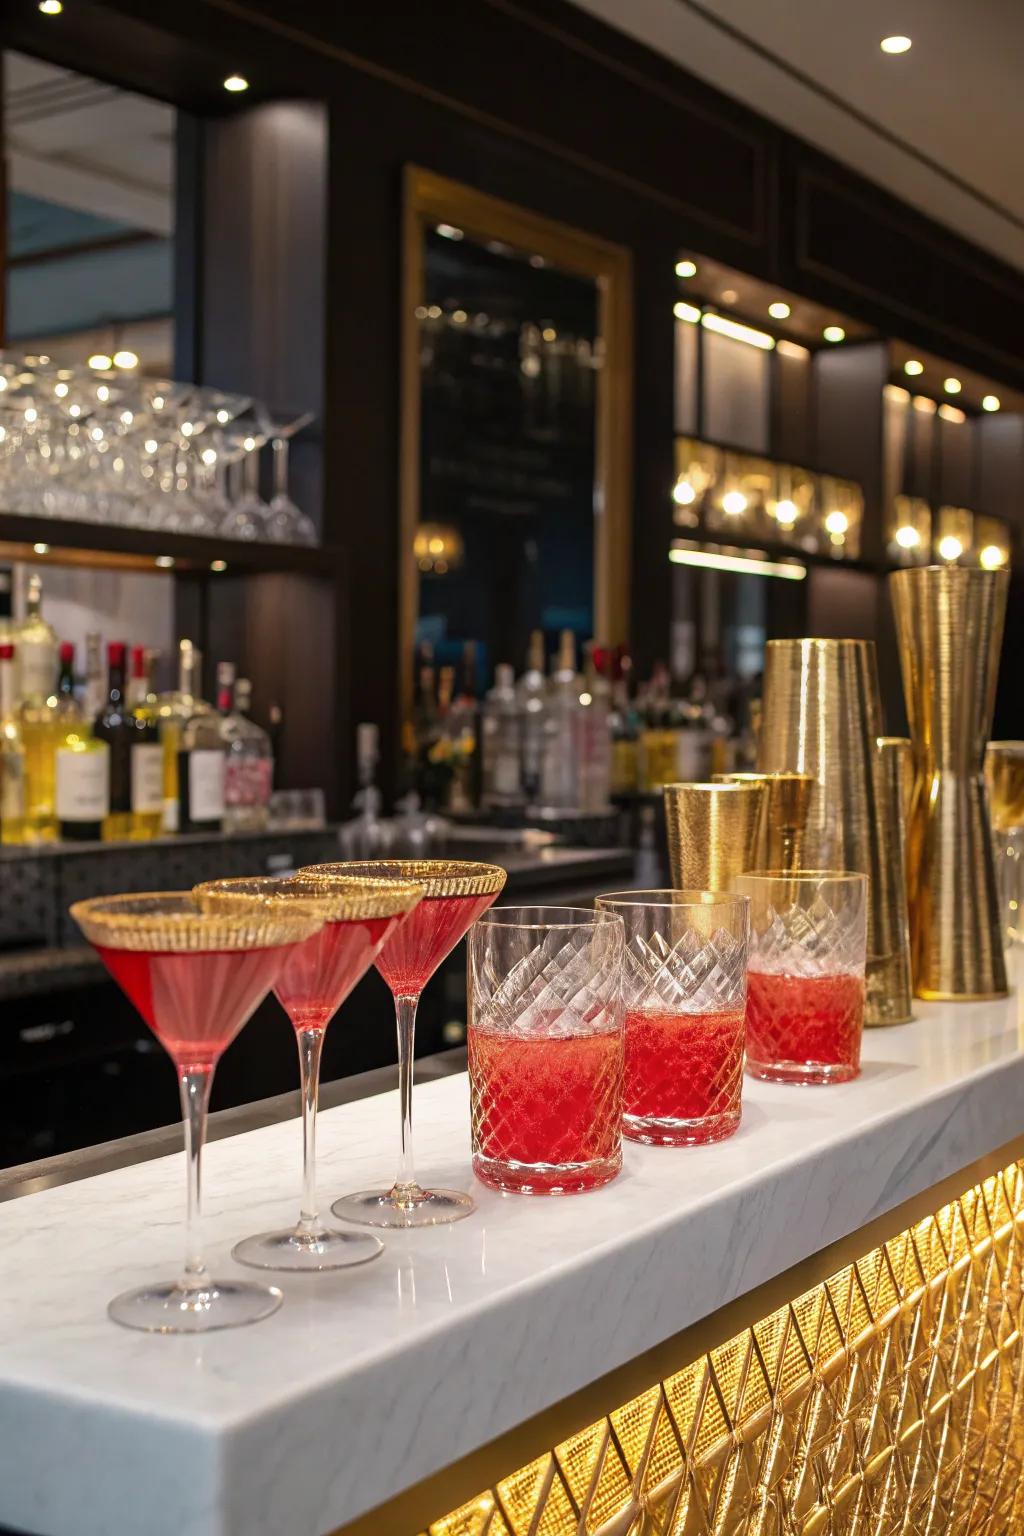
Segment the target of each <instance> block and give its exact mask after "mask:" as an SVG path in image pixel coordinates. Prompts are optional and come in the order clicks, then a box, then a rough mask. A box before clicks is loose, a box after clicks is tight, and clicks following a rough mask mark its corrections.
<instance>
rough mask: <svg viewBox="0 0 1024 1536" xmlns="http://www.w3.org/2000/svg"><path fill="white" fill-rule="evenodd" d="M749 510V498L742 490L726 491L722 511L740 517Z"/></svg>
mask: <svg viewBox="0 0 1024 1536" xmlns="http://www.w3.org/2000/svg"><path fill="white" fill-rule="evenodd" d="M746 510H747V498H746V497H745V496H744V494H743V492H742V491H726V493H725V495H724V496H723V497H722V511H723V512H728V514H729V516H730V517H739V516H740V515H741V513H743V512H745V511H746Z"/></svg>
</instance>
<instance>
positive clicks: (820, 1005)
mask: <svg viewBox="0 0 1024 1536" xmlns="http://www.w3.org/2000/svg"><path fill="white" fill-rule="evenodd" d="M863 1029H864V978H863V976H856V975H849V974H848V973H840V974H838V975H835V976H786V975H775V974H773V973H770V972H767V971H751V972H750V973H749V975H748V977H747V1070H748V1071H749V1072H751V1073H752V1074H753V1075H754V1076H755V1077H763V1078H767V1079H769V1080H770V1081H774V1082H783V1083H845V1082H848V1081H849V1080H850V1078H852V1077H856V1076H857V1075H858V1073H859V1072H860V1044H861V1035H862V1034H863Z"/></svg>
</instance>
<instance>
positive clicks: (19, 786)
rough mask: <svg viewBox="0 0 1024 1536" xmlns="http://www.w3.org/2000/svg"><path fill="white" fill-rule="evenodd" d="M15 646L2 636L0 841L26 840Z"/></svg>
mask: <svg viewBox="0 0 1024 1536" xmlns="http://www.w3.org/2000/svg"><path fill="white" fill-rule="evenodd" d="M14 690H15V659H14V646H13V644H12V643H11V641H10V640H8V639H3V640H0V843H23V842H25V841H26V830H27V829H26V825H25V748H24V745H23V743H22V740H21V725H20V723H19V721H18V716H17V712H16V711H15V707H14Z"/></svg>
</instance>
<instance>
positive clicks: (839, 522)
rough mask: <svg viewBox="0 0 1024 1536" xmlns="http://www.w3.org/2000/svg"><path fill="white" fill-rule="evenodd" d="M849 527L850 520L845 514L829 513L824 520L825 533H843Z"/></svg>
mask: <svg viewBox="0 0 1024 1536" xmlns="http://www.w3.org/2000/svg"><path fill="white" fill-rule="evenodd" d="M849 526H850V519H849V518H848V517H847V515H846V513H845V512H830V513H829V514H828V516H827V517H826V519H825V531H826V532H827V533H845V532H846V531H847V529H848V528H849Z"/></svg>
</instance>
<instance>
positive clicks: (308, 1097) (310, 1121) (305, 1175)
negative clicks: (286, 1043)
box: [297, 1029, 324, 1237]
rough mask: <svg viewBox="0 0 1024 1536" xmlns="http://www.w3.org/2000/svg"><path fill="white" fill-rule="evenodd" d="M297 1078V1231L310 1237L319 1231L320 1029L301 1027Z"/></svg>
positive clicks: (321, 1034)
mask: <svg viewBox="0 0 1024 1536" xmlns="http://www.w3.org/2000/svg"><path fill="white" fill-rule="evenodd" d="M297 1038H298V1042H299V1081H300V1084H301V1091H302V1208H301V1210H300V1212H299V1232H300V1233H301V1235H302V1236H303V1237H312V1236H314V1235H315V1234H316V1233H318V1232H319V1231H320V1230H321V1227H320V1212H319V1209H318V1206H317V1198H316V1109H317V1102H318V1100H319V1097H320V1055H321V1052H322V1051H323V1045H324V1031H323V1030H322V1029H300V1030H298V1031H297Z"/></svg>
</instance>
